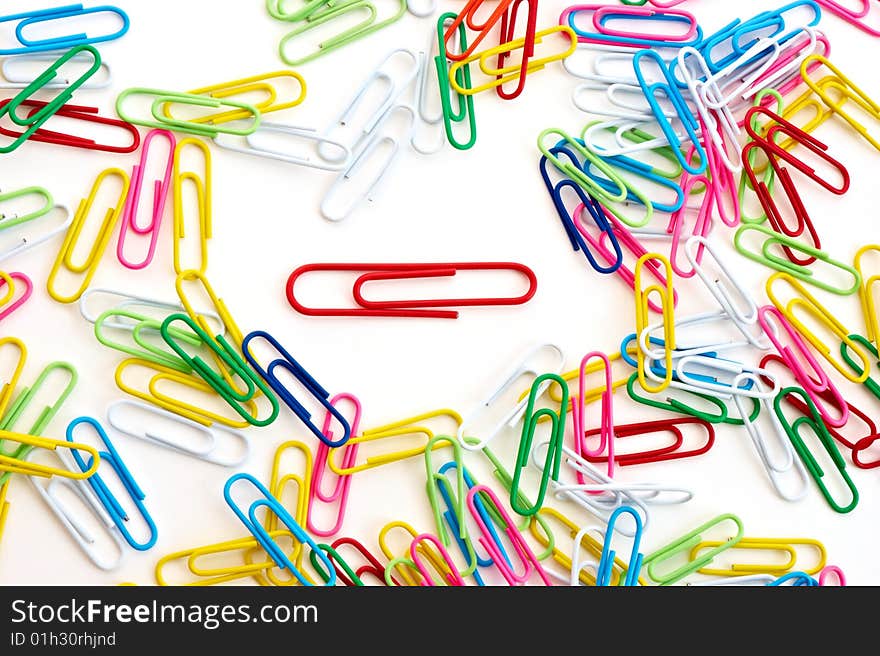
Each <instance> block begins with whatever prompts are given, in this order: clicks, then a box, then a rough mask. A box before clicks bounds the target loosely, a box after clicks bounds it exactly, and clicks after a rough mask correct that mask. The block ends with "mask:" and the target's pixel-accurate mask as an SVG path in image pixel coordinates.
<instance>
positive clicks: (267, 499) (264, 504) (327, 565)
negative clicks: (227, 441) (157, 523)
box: [223, 474, 336, 586]
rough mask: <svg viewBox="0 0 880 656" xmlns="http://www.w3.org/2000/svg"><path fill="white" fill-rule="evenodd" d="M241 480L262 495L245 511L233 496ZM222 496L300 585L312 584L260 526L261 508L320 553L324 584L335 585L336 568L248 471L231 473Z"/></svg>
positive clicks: (304, 544) (301, 542)
mask: <svg viewBox="0 0 880 656" xmlns="http://www.w3.org/2000/svg"><path fill="white" fill-rule="evenodd" d="M242 480H243V481H246V482H247V483H250V484H251V485H252V486H253V487H254V488H256V491H257V492H259V494H260V496H261V497H262V498H259V499H257V500H256V501H254V502H253V503H251V504H250V506H249V507H248V510H247V513H245V511H244V510H242V508H241V506H239V505H238V503H236V502H235V501H234V500H233V499H232V486H233V485H235V483H236V482H238V481H242ZM223 497H224V498H225V499H226V503H227V504H229V507H230V508H232V511H233V512H234V513H235V514H236V516H237V517H238V518H239V519H240V520H241V523H242V524H244V525H245V527H246V528H247V529H248V531H250V532H251V534H252V535H253V536H254V537H255V538H256V539H257V542H259V543H260V545H261V546H262V547H263V549H265V550H266V552H267V553H268V554H269V555H270V556H271V558H272V560H274V561H275V564H276V565H278V567H280V568H281V569H286V570H288V571H289V572H290V573H291V574H292V575H293V576H295V577H296V579H297V581H299V583H300V584H301V585H306V586H311V585H314V583H312V582H311V581H310V580H309V579H308V578H307V577H306V576H305V575H304V574H303V572H301V571H300V570H299V569H298V568H297V567H296V565H295V564H294V563H293V562H292V561H291V560H290V559H289V558H288V557H287V555H286V554H285V553H284V551H282V550H281V547H279V546H278V543H277V542H276V541H275V539H274V538H273V537H272V536H271V535H270V533H269V531H267V530H266V529H265V528H263V527H262V525H261V524H260V523H259V521H258V520H257V512H258V511H259V510H260V508H265V509H266V511H267V512H271V513H274V514H275V516H276V517H277V518H278V521H280V522H281V523H282V524H283V525H284V526H285V527H286V528H287V529H288V530H289V531H290V532H291V533H292V534H293V536H294V538H295V539H296V540H297V541H298V542H299V543H300V544H301V546H302V547H303V548H304V547H309V548H310V549H311V550H312V551H315V552H319V553H318V558H319V559H320V561H321V564H322V567H323V569H324V572H325V573H326V574H327V579H326V581H327V582H326V585H328V586H333V585H335V584H336V570H335V568H334V567H333V564H332V563H331V562H330V560H329V559H328V558H327V556H326V555H325V554H324V553H323V552H322V551H320V550H319V549H318V545H317V544H315V542H314V540H312V538H310V537H309V535H308V534H307V533H306V532H305V531H304V530H303V528H302V527H301V526H300V525H299V524H298V523H297V521H296V520H295V519H294V518H293V517H292V516H291V515H290V513H289V512H287V509H286V508H284V506H282V505H281V503H280V502H279V501H278V500H277V499H276V498H275V497H273V496H272V494H271V493H270V492H269V490H268V489H266V486H264V485H263V484H262V483H260V482H259V481H258V480H257V479H256V478H254V477H253V476H251V475H250V474H235V475H233V476H231V477H230V478H229V480H228V481H226V485H224V487H223Z"/></svg>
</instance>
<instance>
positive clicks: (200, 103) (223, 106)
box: [116, 87, 262, 138]
mask: <svg viewBox="0 0 880 656" xmlns="http://www.w3.org/2000/svg"><path fill="white" fill-rule="evenodd" d="M132 96H147V97H152V98H153V101H152V105H151V111H150V116H148V117H143V118H139V117H133V116H131V115H130V114H129V113H128V112H126V111H125V109H124V107H125V103H126V101H127V100H128V99H129V98H130V97H132ZM174 105H185V106H188V107H200V108H206V109H213V110H217V112H216V113H215V114H209V115H208V116H209V117H210V116H216V114H223V113H226V112H230V113H239V112H242V113H244V114H245V115H246V116H248V117H250V119H249V120H248V121H247V122H246V123H245V124H244V125H243V126H241V123H240V122H238V121H236V125H237V126H241V127H235V126H229V125H226V124H220V125H217V124H214V123H208V124H204V123H199V122H197V121H198V120H199V118H202V119H203V120H204V117H195V118H190V119H188V120H182V119H174V118H167V117H166V116H165V115H164V114H163V113H162V112H163V111H169V110H168V107H169V106H174ZM116 113H117V114H118V115H119V118H121V119H122V120H123V121H126V122H127V123H131V124H133V125H140V126H141V127H145V128H151V129H157V130H174V131H175V132H186V133H189V134H194V135H196V136H200V137H208V138H213V137H216V136H217V135H218V134H233V135H238V136H245V135H248V134H251V133H252V132H254V131H255V130H256V129H257V128H259V127H260V120H261V118H262V117H261V114H260V110H258V109H257V108H256V107H254V106H253V105H249V104H247V103H242V102H237V101H235V100H225V99H223V100H221V99H218V98H211V97H207V96H197V95H195V94H192V93H181V92H178V91H164V90H162V89H145V88H143V87H132V88H130V89H126V90H125V91H123V92H122V93H120V94H119V95H118V96H117V97H116Z"/></svg>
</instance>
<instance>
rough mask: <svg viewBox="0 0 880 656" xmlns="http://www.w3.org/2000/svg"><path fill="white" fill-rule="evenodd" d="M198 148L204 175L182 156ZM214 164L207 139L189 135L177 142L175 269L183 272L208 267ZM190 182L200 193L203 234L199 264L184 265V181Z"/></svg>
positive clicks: (199, 206)
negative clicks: (190, 167)
mask: <svg viewBox="0 0 880 656" xmlns="http://www.w3.org/2000/svg"><path fill="white" fill-rule="evenodd" d="M190 149H195V150H197V151H199V153H200V154H201V156H202V159H203V162H204V168H203V171H204V172H203V173H202V174H201V175H200V174H198V173H195V172H193V171H188V170H186V171H184V170H182V169H183V164H181V160H182V159H183V153H184V152H185V151H186V150H190ZM212 179H213V175H212V167H211V151H210V149H209V148H208V146H206V145H205V142H203V141H201V140H199V139H194V138H192V137H188V138H186V139H181V140H180V141H178V142H177V146H176V147H175V148H174V165H173V168H172V182H173V194H172V195H173V197H174V241H173V243H174V273H175V274H177V275H180V274H181V273H183V272H184V271H198V272H199V273H201V274H202V275H204V274H205V270H206V269H207V268H208V240H209V239H211V233H212V221H211V218H212V211H211V210H212V198H213V183H212ZM186 183H189V184H190V185H192V188H193V190H194V191H195V193H196V209H197V213H198V214H197V216H198V224H197V225H198V235H199V266H197V267H193V266H187V267H185V266H183V264H181V259H182V258H181V250H182V245H183V241H184V238H185V237H186V232H185V228H186V212H185V211H184V205H183V195H184V194H183V189H184V185H185V184H186Z"/></svg>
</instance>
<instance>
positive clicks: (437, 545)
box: [409, 533, 466, 587]
mask: <svg viewBox="0 0 880 656" xmlns="http://www.w3.org/2000/svg"><path fill="white" fill-rule="evenodd" d="M423 542H430V543H431V546H432V547H433V548H434V549H436V550H437V551H438V552H439V553H440V556H441V558H442V559H443V562H442V563H440V564H442V565H445V566H446V569H448V570H449V571H448V572H446V585H450V586H464V585H466V584H465V582H464V579H463V578H461V574H459V573H458V569H457V567H456V566H455V562H454V561H453V560H452V556H450V555H449V552H448V551H447V550H446V547H444V546H443V544H442V543H441V542H440V540H438V539H437V538H436V537H434V536H433V535H431V534H430V533H422V534H421V535H417V536H416V537H415V539H414V540H413V541H412V542H411V543H410V545H409V555H410V558H412V561H413V563H414V564H415V566H416V569H417V570H419V574H421V575H422V581H421V583H419V585H425V586H430V587H434V586H436V585H438V583H436V582H435V581H434V579H433V578H432V577H431V572H430V569H429V568H428V566H427V565H425V563H424V562H423V561H422V553H421V551H419V546H421V544H422V543H423ZM434 569H435V570H436V569H437V568H436V567H435V568H434Z"/></svg>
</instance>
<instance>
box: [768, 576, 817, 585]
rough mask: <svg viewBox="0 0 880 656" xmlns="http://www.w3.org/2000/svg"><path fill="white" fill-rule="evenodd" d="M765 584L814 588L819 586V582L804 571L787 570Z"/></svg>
mask: <svg viewBox="0 0 880 656" xmlns="http://www.w3.org/2000/svg"><path fill="white" fill-rule="evenodd" d="M767 585H768V586H773V587H778V586H786V585H788V586H790V587H795V588H802V587H803V588H815V587H818V586H819V582H818V581H817V580H816V579H814V578H813V577H812V576H810V575H809V574H806V573H804V572H789V573H788V574H785V575H783V576H780V577H779V578H778V579H776V580H775V581H773V582H772V583H768V584H767Z"/></svg>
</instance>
